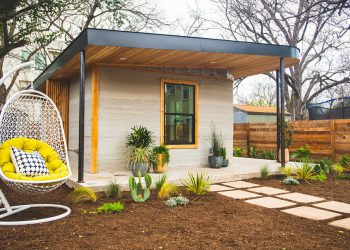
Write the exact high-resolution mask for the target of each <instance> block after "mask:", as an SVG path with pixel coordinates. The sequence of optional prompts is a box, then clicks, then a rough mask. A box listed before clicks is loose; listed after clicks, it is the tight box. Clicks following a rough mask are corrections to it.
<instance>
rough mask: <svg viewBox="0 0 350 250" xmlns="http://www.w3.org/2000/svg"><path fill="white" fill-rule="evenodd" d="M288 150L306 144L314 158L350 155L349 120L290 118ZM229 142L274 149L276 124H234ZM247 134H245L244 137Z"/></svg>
mask: <svg viewBox="0 0 350 250" xmlns="http://www.w3.org/2000/svg"><path fill="white" fill-rule="evenodd" d="M292 126H293V141H292V144H291V146H290V147H289V149H290V151H291V152H294V151H295V150H296V149H297V148H299V147H301V146H304V145H306V144H307V145H308V146H309V148H310V149H311V152H312V156H314V157H328V158H331V159H334V160H338V159H339V158H340V157H341V156H342V155H344V154H350V119H344V120H317V121H294V122H292ZM233 127H234V137H233V145H234V146H239V147H243V148H245V149H247V150H249V149H248V147H249V145H250V146H253V145H254V146H255V147H256V148H257V150H259V151H262V150H275V148H276V123H254V124H234V126H233ZM248 134H249V137H248V136H247V135H248Z"/></svg>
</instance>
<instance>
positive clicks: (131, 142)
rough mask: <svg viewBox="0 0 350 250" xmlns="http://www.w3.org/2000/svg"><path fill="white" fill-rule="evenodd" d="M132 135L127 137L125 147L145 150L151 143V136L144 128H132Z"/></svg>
mask: <svg viewBox="0 0 350 250" xmlns="http://www.w3.org/2000/svg"><path fill="white" fill-rule="evenodd" d="M131 130H132V133H131V134H129V135H128V137H127V140H128V142H127V146H128V147H135V148H147V147H149V146H150V145H151V144H152V142H153V134H152V132H151V131H150V130H148V129H147V128H146V127H144V126H134V127H133V128H131Z"/></svg>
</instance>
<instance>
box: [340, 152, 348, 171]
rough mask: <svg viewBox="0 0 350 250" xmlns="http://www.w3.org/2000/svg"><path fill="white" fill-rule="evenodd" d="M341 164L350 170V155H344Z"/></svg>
mask: <svg viewBox="0 0 350 250" xmlns="http://www.w3.org/2000/svg"><path fill="white" fill-rule="evenodd" d="M339 164H340V165H341V166H342V167H343V168H346V169H349V170H350V155H343V156H342V157H341V158H340V160H339Z"/></svg>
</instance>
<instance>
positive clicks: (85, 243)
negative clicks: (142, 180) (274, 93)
mask: <svg viewBox="0 0 350 250" xmlns="http://www.w3.org/2000/svg"><path fill="white" fill-rule="evenodd" d="M253 181H254V182H256V183H260V182H261V184H264V185H268V186H278V185H279V182H278V180H274V179H272V180H268V181H265V180H257V179H255V180H253ZM323 185H327V188H325V189H323V188H321V186H319V184H315V185H314V184H313V185H301V186H298V187H288V189H289V188H293V189H294V188H300V190H297V191H300V192H304V193H309V194H315V195H322V196H324V197H327V198H333V197H335V194H336V193H337V192H339V193H342V192H345V193H347V195H345V194H344V195H343V194H339V196H336V197H337V199H336V200H341V201H349V190H350V188H349V187H350V181H341V182H340V183H339V184H337V182H336V181H332V180H330V181H329V183H328V182H326V183H324V184H323ZM302 186H305V189H303V188H302ZM313 187H315V188H313ZM0 188H3V191H4V193H5V194H6V196H7V197H8V199H9V200H10V202H11V203H12V205H15V204H26V203H58V204H66V205H68V206H70V207H71V208H72V214H71V215H70V216H68V217H66V218H64V219H62V220H59V221H56V222H50V223H44V224H41V225H31V226H17V227H0V249H96V248H99V249H180V248H181V249H252V248H273V249H281V248H287V249H300V248H303V249H311V248H312V249H313V248H322V249H348V248H349V246H350V232H349V231H343V230H341V229H339V228H336V227H332V226H328V225H327V221H321V222H317V221H312V220H306V219H302V218H298V217H295V216H292V215H288V214H285V213H282V212H280V211H278V210H274V209H265V208H261V207H258V206H254V205H250V204H247V203H244V202H242V201H236V200H233V199H231V198H228V197H225V196H221V195H219V194H217V193H209V194H208V195H206V196H204V197H202V198H200V199H198V200H196V201H195V202H192V203H190V204H189V205H188V206H187V207H176V208H168V207H166V206H165V205H164V203H163V201H162V200H160V199H158V198H156V195H155V193H153V194H152V197H151V198H150V200H148V201H146V202H145V203H139V204H136V203H133V202H132V201H131V200H130V198H129V195H128V193H124V197H125V198H124V202H125V208H126V209H125V211H124V212H121V213H119V214H103V215H99V214H86V213H83V210H96V208H97V206H98V205H99V204H102V203H104V202H112V201H113V200H112V199H107V198H106V197H105V196H104V195H101V197H100V199H99V200H98V202H97V203H96V204H93V203H86V204H71V203H70V202H69V201H68V200H67V194H68V193H69V192H70V191H71V190H70V189H69V188H67V187H66V186H63V187H61V188H59V189H57V190H55V191H53V192H51V193H48V194H44V195H36V196H32V195H25V194H19V193H15V192H13V191H11V190H9V189H8V188H6V187H4V185H3V184H2V183H1V184H0ZM315 190H319V193H318V191H315ZM293 191H294V190H293ZM326 191H327V192H326ZM346 196H347V197H346ZM341 197H342V198H341ZM189 198H191V199H193V198H194V197H189ZM334 199H335V198H334ZM39 215H43V212H42V211H40V212H39V211H37V210H35V211H32V213H31V214H25V215H20V216H21V217H24V216H27V218H28V216H34V217H38V216H39ZM17 216H18V215H17ZM21 217H18V218H21Z"/></svg>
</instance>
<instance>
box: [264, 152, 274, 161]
mask: <svg viewBox="0 0 350 250" xmlns="http://www.w3.org/2000/svg"><path fill="white" fill-rule="evenodd" d="M266 156H267V158H268V159H270V160H276V152H275V151H274V150H270V151H267V152H266Z"/></svg>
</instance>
